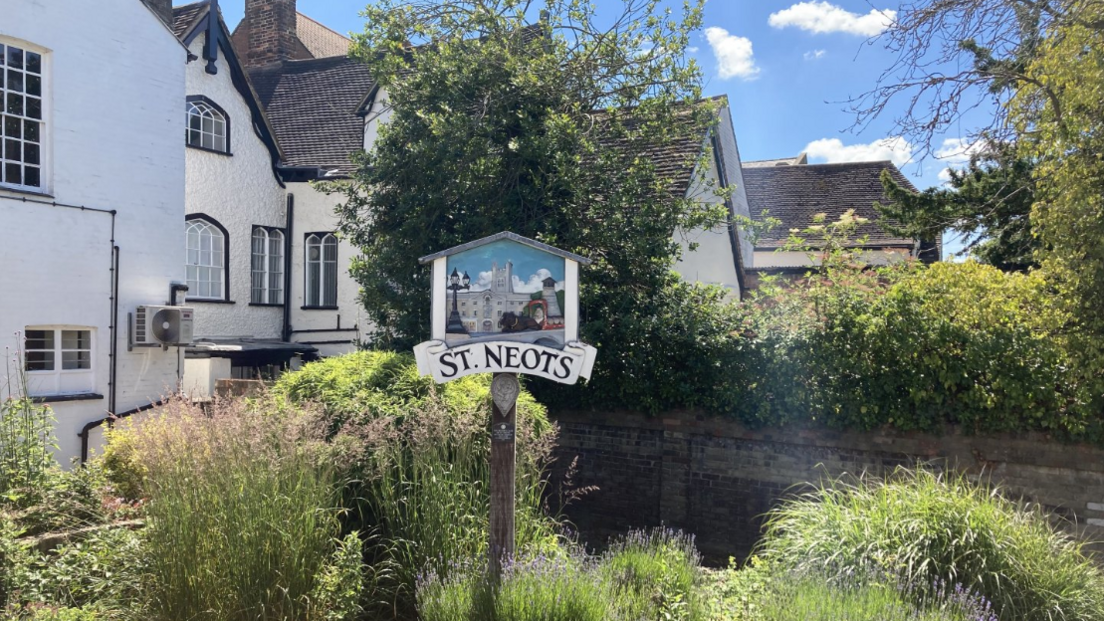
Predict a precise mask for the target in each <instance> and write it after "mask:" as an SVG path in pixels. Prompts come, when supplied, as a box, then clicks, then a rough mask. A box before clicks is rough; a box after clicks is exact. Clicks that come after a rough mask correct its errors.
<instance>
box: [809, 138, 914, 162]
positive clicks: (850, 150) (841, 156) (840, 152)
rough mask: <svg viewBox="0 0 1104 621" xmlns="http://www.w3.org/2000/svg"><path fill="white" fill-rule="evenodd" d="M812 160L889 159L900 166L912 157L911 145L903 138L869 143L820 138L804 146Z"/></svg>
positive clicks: (870, 160)
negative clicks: (850, 142) (845, 142)
mask: <svg viewBox="0 0 1104 621" xmlns="http://www.w3.org/2000/svg"><path fill="white" fill-rule="evenodd" d="M805 152H806V153H808V154H809V157H810V158H812V159H814V160H822V161H824V162H826V163H828V164H834V163H836V162H872V161H880V160H890V161H891V162H893V163H894V164H896V165H898V166H901V165H904V164H905V163H907V162H908V161H909V160H910V159H911V158H912V145H911V144H909V143H908V141H907V140H904V139H903V138H883V139H881V140H875V141H874V142H871V143H869V144H849V145H845V144H843V141H842V140H840V139H839V138H821V139H820V140H814V141H813V142H810V143H809V144H807V145H806V146H805Z"/></svg>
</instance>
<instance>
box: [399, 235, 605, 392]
mask: <svg viewBox="0 0 1104 621" xmlns="http://www.w3.org/2000/svg"><path fill="white" fill-rule="evenodd" d="M420 261H421V262H422V264H426V263H432V264H433V276H432V283H433V290H432V312H433V315H432V337H433V338H432V340H429V341H426V342H424V343H421V344H419V345H417V346H416V347H415V348H414V355H415V357H416V358H417V361H418V371H419V372H421V373H422V374H423V375H432V376H433V379H434V380H436V381H437V383H445V382H448V381H451V380H454V379H459V378H461V377H464V376H465V375H471V374H473V373H524V374H526V375H536V376H538V377H543V378H545V379H550V380H552V381H555V382H560V383H563V384H574V383H575V382H577V381H578V379H579V378H580V377H583V378H587V379H589V378H590V372H591V369H592V368H593V366H594V356H595V353H596V351H595V349H594V348H593V347H591V346H590V345H586V344H584V343H582V342H580V341H579V264H580V263H582V264H584V265H585V264H588V263H590V260H589V259H587V258H585V257H581V256H579V255H577V254H572V253H570V252H564V251H563V250H559V249H556V248H553V247H551V246H548V245H546V244H542V243H540V242H538V241H534V240H532V239H528V238H526V237H522V236H520V235H516V234H514V233H507V232H504V233H498V234H497V235H491V236H490V237H485V238H483V239H480V240H477V241H473V242H470V243H467V244H463V245H461V246H456V247H455V248H450V249H449V250H445V251H442V252H438V253H436V254H431V255H429V256H426V257H422V258H421V259H420Z"/></svg>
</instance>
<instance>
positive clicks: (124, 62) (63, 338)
mask: <svg viewBox="0 0 1104 621" xmlns="http://www.w3.org/2000/svg"><path fill="white" fill-rule="evenodd" d="M169 10H170V7H169V0H149V5H147V4H145V3H143V2H142V1H141V0H117V1H115V2H107V3H103V2H5V3H4V8H3V18H2V19H0V59H2V60H0V68H3V69H5V71H6V79H5V80H4V81H2V82H0V97H2V98H3V100H4V102H5V105H4V106H3V107H2V108H0V132H2V134H3V138H2V139H3V149H2V152H0V264H2V265H3V270H0V291H3V295H2V296H0V344H2V346H3V347H4V348H5V352H6V354H7V356H9V357H11V356H14V355H15V354H16V352H21V355H22V356H23V358H24V359H25V360H26V368H27V389H28V392H29V394H30V395H31V396H33V397H35V398H36V399H39V400H41V401H43V402H46V403H49V404H50V405H51V406H52V407H53V410H54V413H55V416H56V418H57V420H58V443H59V445H60V453H61V456H62V457H63V458H69V457H73V456H77V455H79V454H80V450H81V444H82V443H81V438H80V437H79V436H78V434H79V433H80V432H81V431H82V430H83V429H84V426H85V425H86V424H88V423H90V422H93V421H96V420H99V419H102V418H103V417H104V416H105V415H106V413H107V412H109V411H112V412H124V411H126V410H130V409H132V408H136V407H140V406H145V405H148V404H150V403H151V402H153V401H156V400H158V399H159V398H160V396H161V395H165V394H169V393H171V392H173V391H175V390H176V388H177V385H178V383H179V378H180V372H181V367H182V364H183V360H182V358H183V351H181V348H177V347H167V348H162V347H156V348H153V347H145V348H129V347H128V338H129V337H131V336H132V334H130V333H129V331H128V316H133V314H134V313H135V311H136V310H137V307H138V306H140V305H147V304H165V303H166V302H168V301H169V299H170V297H171V292H170V285H171V283H172V282H173V281H179V280H180V279H181V276H182V270H181V266H180V256H181V254H180V253H179V252H174V251H167V249H176V248H181V247H183V244H184V230H183V228H182V227H181V225H180V222H181V219H182V218H183V216H184V152H183V150H182V149H181V148H180V139H181V133H182V132H181V122H180V119H181V114H180V111H181V105H182V104H181V102H182V100H183V98H184V68H185V59H186V57H187V54H188V52H187V50H186V49H184V47H183V46H182V45H181V44H180V41H179V40H178V39H177V38H176V37H175V36H174V35H173V33H172V32H171V31H170V29H169V27H168V26H167V25H166V22H165V21H163V19H162V17H167V15H168V12H169ZM159 15H160V16H162V17H159ZM14 367H15V365H12V367H9V368H14Z"/></svg>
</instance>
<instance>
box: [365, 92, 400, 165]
mask: <svg viewBox="0 0 1104 621" xmlns="http://www.w3.org/2000/svg"><path fill="white" fill-rule="evenodd" d="M393 114H394V113H393V111H392V109H391V103H390V101H389V100H388V98H387V91H385V90H383V89H380V90H379V92H378V93H376V97H375V99H374V100H373V101H372V107H371V108H369V110H368V114H366V115H365V116H364V150H365V151H368V150H371V148H372V145H374V144H375V143H376V138H377V137H378V136H379V128H380V125H383V124H385V123H387V122H388V121H390V120H391V116H392V115H393Z"/></svg>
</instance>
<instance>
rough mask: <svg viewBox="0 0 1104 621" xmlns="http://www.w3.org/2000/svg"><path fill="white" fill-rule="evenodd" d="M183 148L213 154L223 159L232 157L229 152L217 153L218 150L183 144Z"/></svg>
mask: <svg viewBox="0 0 1104 621" xmlns="http://www.w3.org/2000/svg"><path fill="white" fill-rule="evenodd" d="M184 146H186V147H188V148H189V149H195V150H196V151H203V152H204V153H213V154H215V155H222V156H225V157H234V154H233V153H231V152H229V151H219V150H218V149H208V148H207V147H197V146H196V145H194V144H185V145H184Z"/></svg>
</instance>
